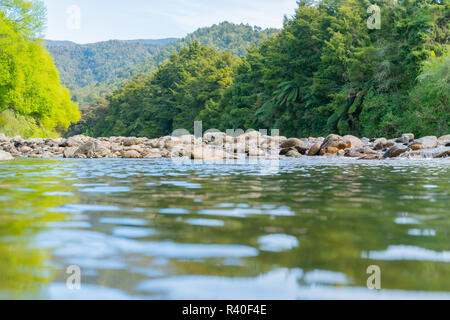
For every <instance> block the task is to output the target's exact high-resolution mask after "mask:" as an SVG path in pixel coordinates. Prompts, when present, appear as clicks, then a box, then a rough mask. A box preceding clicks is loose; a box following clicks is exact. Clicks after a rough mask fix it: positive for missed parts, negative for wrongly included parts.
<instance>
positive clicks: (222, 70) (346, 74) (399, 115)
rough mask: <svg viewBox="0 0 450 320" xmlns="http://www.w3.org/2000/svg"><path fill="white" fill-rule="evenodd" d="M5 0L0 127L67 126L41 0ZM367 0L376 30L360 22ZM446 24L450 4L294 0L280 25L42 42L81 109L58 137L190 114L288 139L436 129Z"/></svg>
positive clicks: (176, 122) (155, 125)
mask: <svg viewBox="0 0 450 320" xmlns="http://www.w3.org/2000/svg"><path fill="white" fill-rule="evenodd" d="M0 4H1V8H2V10H1V15H0V19H1V20H2V23H1V26H0V35H2V37H1V38H0V41H1V42H2V45H1V47H0V48H1V50H0V79H1V82H0V110H1V111H2V113H1V118H0V131H4V132H5V133H9V132H12V131H14V134H22V135H25V136H30V135H54V134H57V133H64V131H65V130H66V128H67V127H68V125H69V124H70V123H71V122H76V121H77V120H78V117H79V114H78V111H77V107H76V105H75V104H74V103H73V102H71V101H70V97H71V95H70V94H69V91H68V90H67V89H65V88H64V87H62V86H61V85H60V81H59V77H58V72H57V71H56V68H55V66H54V64H53V61H52V59H51V58H50V56H49V54H48V53H47V51H46V50H45V49H44V47H43V45H42V40H39V39H40V37H41V32H42V25H43V22H44V16H45V10H44V9H43V7H42V5H40V4H39V2H37V1H20V0H0ZM372 4H376V5H377V6H378V7H379V8H380V9H381V11H380V18H381V20H380V21H381V25H380V28H370V25H368V24H369V23H370V17H371V15H372V14H373V13H371V12H368V8H369V7H370V6H371V5H372ZM18 16H19V17H21V18H20V19H17V17H18ZM22 17H25V18H26V19H25V20H24V19H22ZM24 21H26V22H24ZM368 21H369V22H368ZM449 21H450V5H449V1H448V0H398V1H394V0H381V1H365V0H322V1H314V2H313V1H299V2H298V9H297V10H296V13H295V15H294V16H292V17H286V18H285V21H284V26H283V28H282V30H275V29H268V30H262V29H261V28H258V27H251V26H248V25H243V24H241V25H235V24H232V23H227V22H225V23H221V24H218V25H215V26H212V27H209V28H202V29H199V30H197V31H196V32H194V33H192V34H190V35H188V36H187V37H186V38H184V39H180V40H176V41H172V42H169V43H165V44H155V43H147V44H143V43H139V42H132V43H128V45H129V44H133V46H134V47H127V43H124V42H115V41H112V42H107V43H103V44H102V46H103V47H101V46H99V45H97V46H95V47H92V46H91V47H85V48H83V46H73V45H71V44H68V43H65V44H64V46H63V47H61V46H50V45H48V44H47V47H48V49H49V50H50V51H51V52H52V54H53V56H54V57H55V61H56V64H57V66H58V67H59V70H60V72H61V75H62V78H63V84H64V85H66V86H68V87H69V88H71V89H72V99H73V101H75V102H80V101H81V102H82V104H83V106H84V108H83V119H82V120H81V121H80V122H78V123H76V124H74V125H72V126H71V127H70V129H69V131H68V132H65V134H66V135H73V134H78V133H83V134H86V135H91V136H97V137H98V136H120V135H126V136H146V137H149V138H154V137H159V136H163V135H169V134H171V133H172V132H173V131H174V130H175V129H179V128H185V129H188V130H191V129H192V127H193V122H194V120H202V121H203V127H204V128H215V129H220V130H226V129H237V128H241V129H250V128H254V129H271V128H277V129H280V131H281V134H282V135H285V136H297V137H305V136H306V137H307V136H324V135H327V134H329V133H337V134H341V135H345V134H353V135H358V136H367V137H375V136H385V137H394V136H398V135H399V134H401V133H404V132H413V133H415V134H416V135H422V136H424V135H443V134H447V133H448V132H449V126H450V103H449V92H450V90H449V78H450V75H449V68H450V60H449V59H450V58H449V44H448V37H449V32H448V30H449ZM5 35H6V36H5ZM105 46H108V48H106V49H105ZM23 47H26V48H27V50H22V48H23ZM71 47H72V48H71ZM80 50H81V51H80ZM83 50H87V51H86V52H88V53H89V52H91V53H92V52H94V53H96V54H95V55H94V56H95V57H96V59H94V60H92V59H91V60H89V59H87V58H83V55H82V52H83ZM89 50H91V51H89ZM105 50H106V51H105ZM77 52H78V53H77ZM104 52H111V53H112V56H114V58H111V59H108V58H107V57H108V54H104ZM80 55H81V57H82V58H80V59H82V60H83V61H78V60H77V59H76V58H74V57H79V56H80ZM87 55H89V54H87ZM36 61H40V63H36ZM119 65H120V66H126V68H119ZM31 66H33V67H32V68H31ZM36 66H37V67H36ZM130 79H131V80H130ZM86 103H87V105H85V104H86ZM22 119H24V121H22ZM25 120H26V121H25ZM19 123H20V124H21V125H20V129H17V130H14V126H15V125H19ZM2 128H6V129H2ZM18 128H19V127H18Z"/></svg>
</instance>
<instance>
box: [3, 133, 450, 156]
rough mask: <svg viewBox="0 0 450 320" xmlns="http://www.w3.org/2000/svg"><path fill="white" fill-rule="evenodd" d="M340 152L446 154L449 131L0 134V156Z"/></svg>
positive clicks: (339, 153) (306, 154)
mask: <svg viewBox="0 0 450 320" xmlns="http://www.w3.org/2000/svg"><path fill="white" fill-rule="evenodd" d="M304 156H310V157H312V156H342V157H351V158H358V159H373V160H376V159H378V160H381V159H387V158H397V157H402V158H404V157H407V158H411V157H416V158H417V157H419V158H420V157H422V158H447V157H450V134H449V135H445V136H442V137H439V138H438V137H435V136H427V137H422V138H420V139H415V137H414V135H413V134H411V133H406V134H403V135H402V136H401V137H399V138H397V139H386V138H378V139H368V138H362V139H360V138H357V137H355V136H351V135H347V136H343V137H342V136H339V135H335V134H331V135H329V136H327V137H326V138H323V137H321V138H313V137H310V138H303V139H298V138H289V139H288V138H286V137H281V136H267V135H262V134H261V133H260V132H257V131H251V132H247V133H245V134H242V135H239V136H236V137H232V136H229V135H227V134H225V133H223V132H210V133H206V134H205V135H204V136H203V137H198V138H196V137H195V136H193V135H184V136H180V137H174V136H166V137H161V138H156V139H148V138H136V137H110V138H91V137H87V136H83V135H77V136H73V137H70V138H67V139H66V138H56V139H52V138H45V139H44V138H31V139H22V138H21V137H20V136H17V137H14V138H10V137H6V136H5V135H4V134H1V133H0V160H12V159H14V158H75V159H91V158H127V159H158V158H186V159H196V160H221V159H240V158H246V157H254V158H259V159H272V160H273V159H281V158H283V157H291V158H300V157H304Z"/></svg>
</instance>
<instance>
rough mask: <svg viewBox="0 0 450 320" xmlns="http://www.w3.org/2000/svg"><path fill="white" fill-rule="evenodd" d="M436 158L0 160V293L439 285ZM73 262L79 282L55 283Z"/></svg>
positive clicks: (419, 289)
mask: <svg viewBox="0 0 450 320" xmlns="http://www.w3.org/2000/svg"><path fill="white" fill-rule="evenodd" d="M449 169H450V161H447V160H444V161H443V160H440V161H430V160H424V161H417V160H414V161H408V160H400V161H383V162H364V161H363V162H358V161H355V160H349V159H323V158H317V159H316V158H309V159H307V160H303V159H300V160H295V161H291V160H286V161H281V162H280V170H279V171H278V172H277V173H275V174H272V175H269V174H266V173H265V171H264V165H263V164H260V163H259V164H252V165H249V164H227V165H217V164H208V163H205V164H199V163H194V164H193V165H189V164H186V163H174V162H171V161H167V160H164V159H163V160H122V159H117V160H25V159H24V160H15V161H11V162H2V163H0V201H1V207H0V298H5V297H6V298H69V299H76V298H102V299H107V298H113V299H128V298H140V299H141V298H142V299H146V298H153V299H158V298H169V299H170V298H176V299H186V298H189V299H190V298H209V299H215V298H233V299H240V298H242V299H255V298H256V299H284V298H287V299H302V298H322V299H329V298H343V299H345V298H357V299H364V298H370V299H371V298H393V299H397V298H449V294H450V273H449V270H450V269H449V263H450V252H449V251H448V243H449V231H450V216H449V214H450V211H449V210H450V209H449V207H450V200H449V197H448V194H449V191H450V190H449V189H450V185H449V183H448V180H449ZM73 264H75V265H79V266H80V267H81V269H82V275H83V277H82V288H83V289H82V290H81V292H71V291H70V290H67V289H66V287H65V281H66V277H67V275H66V273H65V270H66V268H67V266H69V265H73ZM373 264H376V265H379V266H380V268H381V270H382V287H383V290H382V291H381V292H379V293H376V292H371V291H369V290H368V289H366V288H365V287H364V286H365V284H366V280H367V277H368V275H367V274H366V269H367V267H368V266H369V265H373Z"/></svg>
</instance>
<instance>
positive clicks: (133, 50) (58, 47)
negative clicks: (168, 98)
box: [45, 39, 173, 104]
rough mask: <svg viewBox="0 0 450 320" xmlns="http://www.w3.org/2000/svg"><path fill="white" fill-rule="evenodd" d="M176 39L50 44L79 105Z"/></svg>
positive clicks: (59, 42) (58, 65)
mask: <svg viewBox="0 0 450 320" xmlns="http://www.w3.org/2000/svg"><path fill="white" fill-rule="evenodd" d="M170 41H173V39H162V40H137V41H119V40H112V41H106V42H98V43H92V44H85V45H79V44H76V43H73V42H70V41H46V42H45V46H46V48H47V50H48V51H49V52H50V54H51V55H52V57H53V58H54V60H55V64H56V67H57V68H58V70H59V73H60V76H61V79H62V82H63V84H64V85H65V86H66V87H67V88H69V89H70V90H71V93H72V98H73V100H74V101H75V102H79V103H80V104H85V103H87V102H90V101H92V100H94V99H95V97H96V96H97V95H99V94H102V93H103V91H104V92H107V90H108V88H107V87H104V86H103V84H106V83H109V82H111V81H112V80H114V79H115V78H117V77H119V76H120V75H121V73H122V72H124V71H126V70H128V69H129V68H131V67H133V66H135V65H136V64H139V63H142V62H144V61H145V59H147V58H148V57H150V56H152V55H154V54H155V53H157V52H158V51H159V50H160V49H161V46H162V45H164V44H167V43H170Z"/></svg>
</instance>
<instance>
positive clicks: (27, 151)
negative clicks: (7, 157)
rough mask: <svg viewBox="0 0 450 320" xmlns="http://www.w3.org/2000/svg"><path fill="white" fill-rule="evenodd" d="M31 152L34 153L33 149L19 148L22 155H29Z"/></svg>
mask: <svg viewBox="0 0 450 320" xmlns="http://www.w3.org/2000/svg"><path fill="white" fill-rule="evenodd" d="M31 151H33V149H32V148H30V147H28V146H23V147H20V148H19V152H22V153H29V152H31Z"/></svg>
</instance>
